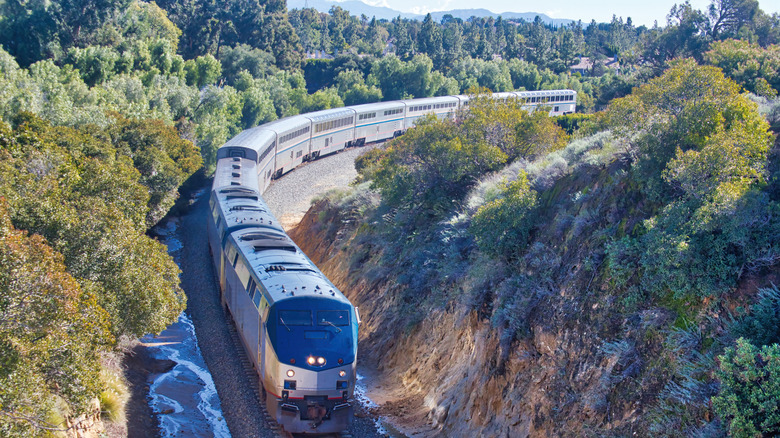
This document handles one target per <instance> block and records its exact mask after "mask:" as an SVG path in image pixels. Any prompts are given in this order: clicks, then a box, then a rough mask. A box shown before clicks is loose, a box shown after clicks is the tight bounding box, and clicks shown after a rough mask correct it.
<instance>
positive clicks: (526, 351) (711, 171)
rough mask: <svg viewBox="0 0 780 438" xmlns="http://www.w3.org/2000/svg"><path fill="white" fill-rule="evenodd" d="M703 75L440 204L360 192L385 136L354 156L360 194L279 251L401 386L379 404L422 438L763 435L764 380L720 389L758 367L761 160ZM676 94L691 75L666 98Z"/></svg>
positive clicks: (770, 228) (770, 200)
mask: <svg viewBox="0 0 780 438" xmlns="http://www.w3.org/2000/svg"><path fill="white" fill-rule="evenodd" d="M684 69H688V70H689V71H691V72H692V73H685V72H684V71H683V70H684ZM712 74H714V72H713V71H707V70H702V69H699V68H698V67H693V66H691V65H683V69H681V70H677V71H674V70H672V73H671V74H670V73H667V75H665V76H664V77H662V78H660V79H658V80H656V82H655V83H651V85H649V86H648V87H647V88H643V89H641V90H639V91H635V93H634V95H632V96H630V97H629V98H627V100H625V101H621V102H617V103H616V104H613V107H611V108H610V110H609V111H608V112H607V114H606V117H605V118H604V119H602V121H600V122H599V123H600V125H598V126H600V127H602V128H608V130H605V131H601V130H600V129H594V130H593V131H599V132H598V133H595V134H584V133H582V134H581V135H580V136H579V138H578V139H575V140H573V141H571V142H569V143H568V145H567V146H566V147H565V148H563V149H559V150H555V151H554V152H552V153H549V154H546V155H545V153H542V154H538V155H537V157H536V158H533V157H532V160H531V161H526V160H524V159H517V160H514V163H513V164H511V165H509V166H507V167H504V168H503V169H502V170H500V171H498V172H493V173H485V174H484V176H481V177H480V179H479V182H478V183H471V184H469V185H468V187H469V189H468V190H467V191H466V192H467V195H465V196H463V197H462V199H461V200H460V201H458V200H455V201H454V202H453V201H452V199H449V198H447V199H444V201H441V199H438V200H437V203H436V204H435V208H434V209H432V210H431V209H425V208H421V205H422V204H423V203H425V202H428V201H430V199H432V198H430V197H427V196H428V195H430V193H427V194H426V193H418V194H416V195H413V196H409V197H408V198H406V199H405V200H406V203H399V202H395V203H393V202H389V201H388V199H389V197H388V196H387V194H388V189H387V188H386V187H382V186H381V184H377V183H376V180H380V181H381V180H382V178H384V180H385V181H392V178H391V177H390V176H388V175H389V174H388V170H387V169H388V168H390V166H389V165H390V164H393V163H395V165H397V166H400V165H398V163H399V161H395V162H393V161H392V157H393V154H396V156H398V154H400V152H399V150H400V149H401V148H403V144H401V145H399V144H398V143H394V144H391V145H390V146H389V147H388V151H389V152H385V154H384V155H383V156H379V157H376V156H373V157H372V156H370V155H368V156H367V158H366V159H364V160H363V161H362V162H361V163H359V171H360V172H361V174H362V175H363V176H370V177H373V178H367V179H373V180H374V183H373V186H372V185H370V184H367V183H366V184H362V185H359V186H356V187H355V188H354V189H353V190H351V191H349V192H346V193H337V194H333V195H332V196H330V197H329V198H327V199H324V200H321V201H319V202H318V203H316V204H315V205H314V207H313V208H312V209H311V210H310V211H309V213H308V214H307V215H306V217H305V218H304V220H303V221H302V222H301V224H300V225H299V226H298V228H297V229H296V230H294V232H293V233H292V235H293V238H294V239H295V240H296V242H298V243H299V244H300V245H301V247H302V248H303V249H304V251H306V253H307V254H309V255H310V257H312V259H313V260H314V261H315V263H317V265H318V266H320V267H321V268H322V269H323V271H324V272H325V273H326V275H328V277H329V278H331V279H332V280H333V281H334V282H335V283H336V284H337V286H339V287H340V288H341V289H342V290H344V291H345V293H346V294H347V295H348V297H349V298H350V299H351V300H352V301H353V303H355V305H357V306H359V307H360V309H361V314H362V316H363V320H364V323H363V326H362V327H361V340H360V348H361V350H360V356H361V360H364V361H373V362H375V363H376V365H377V367H378V369H379V370H380V371H381V372H382V373H383V374H384V375H385V376H387V377H388V378H389V381H391V382H394V384H395V385H398V387H400V388H402V390H403V392H404V393H405V394H406V395H407V397H406V400H403V401H396V402H394V403H395V404H396V407H398V405H401V406H402V407H403V409H397V410H396V411H397V412H401V413H402V414H403V412H407V414H408V415H413V414H414V413H415V412H419V410H422V411H423V412H426V413H427V420H428V421H429V422H430V424H431V426H432V427H433V429H432V431H431V432H430V435H437V434H438V435H441V436H513V437H514V436H527V435H530V436H626V435H633V434H636V435H637V436H649V435H652V436H658V435H665V436H691V435H699V436H717V435H720V434H723V433H725V432H726V431H729V430H730V432H731V433H732V434H734V435H736V436H742V435H745V434H749V432H750V430H749V428H748V427H747V426H745V425H748V426H749V425H750V424H755V425H758V424H762V426H760V427H764V428H765V429H763V430H764V431H766V430H773V429H772V428H773V427H776V426H777V423H773V421H774V420H773V419H772V418H771V416H766V417H762V414H761V413H760V412H763V411H761V409H766V408H767V406H771V405H772V403H773V402H771V400H769V399H768V398H767V397H766V396H763V397H764V398H763V399H762V396H758V397H757V398H756V397H754V398H752V399H750V397H749V393H750V391H753V390H754V389H755V390H757V391H759V392H761V391H763V392H762V394H766V395H768V394H771V393H772V390H771V388H766V387H764V386H762V383H761V382H760V381H757V380H753V381H751V380H750V379H747V380H745V379H743V380H742V382H743V383H742V384H741V385H740V386H739V387H735V386H733V385H731V384H729V381H731V380H730V379H731V377H733V376H735V375H739V373H740V372H742V371H746V370H745V369H744V367H745V365H744V363H745V362H740V361H739V358H745V357H748V358H749V357H753V358H754V360H753V362H752V363H753V365H752V367H753V368H752V369H749V370H747V371H751V370H752V372H754V374H755V375H758V376H772V375H773V374H772V373H775V372H776V371H775V370H774V369H773V368H771V366H770V365H769V364H771V363H774V362H772V361H773V360H776V359H773V357H774V356H773V354H774V353H772V351H770V347H769V345H771V344H774V343H776V342H777V341H778V335H779V334H780V332H778V327H777V323H776V321H777V316H778V315H780V293H778V290H777V288H776V287H774V286H773V282H774V284H777V257H776V254H777V248H778V243H780V242H779V241H778V240H779V239H778V236H780V228H778V219H777V211H778V205H777V201H778V199H777V193H776V190H774V187H775V185H776V184H777V175H776V174H777V170H776V163H775V161H773V160H774V158H773V157H776V156H777V153H776V151H777V147H776V146H775V148H774V149H771V148H770V146H771V144H772V141H773V140H774V139H772V138H770V135H769V134H768V131H767V129H768V125H767V124H766V122H764V121H763V120H762V119H760V118H759V116H758V113H757V112H756V108H755V106H753V105H752V104H750V103H749V102H748V101H747V100H745V99H744V97H742V96H739V95H738V94H736V90H735V89H734V88H733V87H732V86H731V85H730V84H729V83H728V82H723V81H722V80H721V79H719V78H718V77H717V75H716V76H709V75H712ZM686 81H711V82H710V86H709V89H699V90H697V92H693V91H691V95H690V96H680V97H679V98H676V100H675V102H674V104H675V105H677V106H674V105H670V106H668V107H666V106H664V105H667V104H668V101H669V95H668V94H664V92H663V90H664V89H666V90H668V89H670V88H674V87H677V88H676V89H675V91H678V92H679V91H680V90H686V89H690V82H686ZM654 86H655V87H656V88H652V87H654ZM719 87H720V88H719ZM683 94H684V93H683ZM628 99H633V101H631V100H628ZM664 99H666V100H664ZM688 99H699V100H698V101H697V103H696V104H691V101H689V100H688ZM707 99H710V101H712V102H713V104H712V105H710V103H709V101H708V100H707ZM703 102H704V103H703ZM715 103H717V105H719V108H721V109H717V108H718V106H716V105H715ZM724 108H725V109H724ZM640 110H642V111H644V112H641V113H640ZM739 111H743V112H742V113H741V114H737V112H739ZM649 115H651V117H650V116H649ZM693 115H696V116H697V117H700V118H699V119H698V120H699V122H696V123H693V124H691V123H692V122H691V117H693ZM686 117H688V118H687V119H686ZM605 120H606V121H605ZM642 120H644V121H645V122H644V123H642V122H641V121H642ZM702 120H703V121H705V122H707V123H701V121H702ZM651 122H652V123H651ZM710 122H711V123H710ZM632 123H633V124H632ZM686 123H688V124H687V125H686ZM686 126H687V127H688V128H690V129H689V130H688V131H685V132H683V131H682V128H684V127H686ZM433 131H434V132H435V129H433ZM443 131H446V130H443ZM493 132H495V131H493ZM429 133H430V131H429ZM447 141H448V142H450V144H452V143H453V140H452V138H449V139H447ZM439 145H440V143H439ZM553 149H555V148H553ZM770 149H771V150H770ZM460 150H462V149H460ZM417 151H419V147H418V149H417ZM773 151H774V152H773ZM441 155H442V153H441V150H440V154H439V156H441ZM388 157H391V158H388ZM410 162H414V160H407V161H406V163H410ZM451 162H452V161H450V163H451ZM361 166H362V167H361ZM422 167H424V168H425V167H426V166H425V165H423V166H422ZM397 168H398V167H397ZM397 168H396V169H397ZM430 168H432V166H427V169H430ZM377 169H379V170H377ZM407 169H408V168H407ZM381 172H385V173H384V174H382V173H381ZM399 173H402V172H399ZM403 176H404V181H405V182H407V183H408V182H409V181H413V177H412V176H410V174H409V173H405V174H404V175H403ZM410 184H411V183H410ZM371 187H373V188H374V189H373V190H372V189H371ZM396 187H397V186H396ZM428 187H429V188H431V187H432V186H430V185H429V186H428ZM431 190H434V191H436V190H439V193H441V190H444V189H442V188H441V186H438V187H435V188H433V189H431ZM452 193H454V192H450V193H448V194H449V195H451V194H452ZM395 195H396V197H395V198H394V199H395V200H396V201H398V200H399V199H401V200H403V199H404V198H403V197H401V196H398V193H395ZM739 337H742V338H745V339H747V340H748V341H749V342H748V344H747V345H753V346H754V347H753V348H754V349H753V350H750V349H749V348H748V347H745V346H744V345H743V344H738V343H736V342H735V340H736V339H737V338H739ZM750 343H752V344H750ZM763 345H767V347H764V350H763V351H762V350H760V348H761V346H763ZM743 347H744V348H743ZM724 352H725V355H724ZM751 355H752V356H751ZM748 362H749V361H748ZM729 364H732V365H735V364H736V365H735V366H730V365H729ZM740 367H742V368H740ZM754 394H755V393H754ZM740 397H744V400H745V401H744V403H743V402H742V401H741V400H743V399H740ZM770 398H771V396H770ZM734 400H736V403H735V402H734ZM751 403H753V404H754V405H751ZM742 405H744V406H748V405H750V406H751V408H753V407H756V410H755V411H752V412H759V413H758V414H754V413H752V412H747V413H746V412H745V411H744V410H740V406H742ZM729 406H736V408H733V409H732V408H730V407H729ZM751 415H752V416H751ZM761 421H763V423H761ZM751 422H752V423H751Z"/></svg>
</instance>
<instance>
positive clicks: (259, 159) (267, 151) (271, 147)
mask: <svg viewBox="0 0 780 438" xmlns="http://www.w3.org/2000/svg"><path fill="white" fill-rule="evenodd" d="M274 148H276V142H273V143H271V145H270V146H268V147H267V148H265V150H264V151H263V153H262V154H260V158H258V159H257V162H258V163H262V162H263V160H264V159H265V157H267V156H268V154H270V153H271V151H273V150H274Z"/></svg>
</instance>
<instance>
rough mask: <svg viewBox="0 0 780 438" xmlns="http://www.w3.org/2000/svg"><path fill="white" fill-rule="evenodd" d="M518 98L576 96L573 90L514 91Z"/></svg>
mask: <svg viewBox="0 0 780 438" xmlns="http://www.w3.org/2000/svg"><path fill="white" fill-rule="evenodd" d="M516 93H517V94H518V95H519V96H520V97H525V96H557V95H561V94H564V95H572V94H577V92H576V91H574V90H538V91H516Z"/></svg>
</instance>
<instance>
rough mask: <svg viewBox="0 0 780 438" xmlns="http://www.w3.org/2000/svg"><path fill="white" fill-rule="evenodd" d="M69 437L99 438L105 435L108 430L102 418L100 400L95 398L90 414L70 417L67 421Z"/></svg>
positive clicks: (67, 434)
mask: <svg viewBox="0 0 780 438" xmlns="http://www.w3.org/2000/svg"><path fill="white" fill-rule="evenodd" d="M65 427H66V428H67V432H66V433H65V435H66V436H67V437H68V438H99V437H101V436H104V432H105V430H106V428H105V425H104V424H103V420H101V419H100V401H99V400H98V399H94V400H93V401H92V408H91V412H90V413H89V414H84V415H81V416H79V417H77V418H69V419H67V420H66V422H65Z"/></svg>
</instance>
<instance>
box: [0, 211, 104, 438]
mask: <svg viewBox="0 0 780 438" xmlns="http://www.w3.org/2000/svg"><path fill="white" fill-rule="evenodd" d="M0 265H2V266H3V269H2V270H0V358H1V359H0V435H3V436H36V435H39V434H40V432H41V428H51V429H54V430H63V429H65V426H64V425H62V424H56V421H55V419H56V414H55V412H57V410H59V411H61V412H66V413H70V412H73V413H78V412H82V411H85V410H87V408H88V407H89V406H90V404H91V402H92V399H93V398H94V397H95V396H96V395H97V394H98V393H99V392H100V389H101V388H100V378H99V371H100V366H99V365H100V352H101V351H104V350H105V349H106V347H107V345H109V344H110V343H111V342H112V341H113V339H112V336H111V334H110V332H109V330H108V328H109V322H108V319H109V317H108V315H107V314H106V312H105V310H103V309H102V308H101V307H100V306H99V305H98V303H97V300H96V299H95V296H94V295H93V294H92V293H90V292H87V291H86V290H84V289H83V288H82V287H80V286H79V283H78V282H77V281H76V279H74V278H73V277H72V276H71V275H70V274H68V272H67V268H66V266H65V265H64V264H63V258H62V256H61V255H60V254H58V253H57V252H55V251H54V250H53V249H52V248H51V247H50V246H49V245H48V244H47V243H46V241H45V240H44V239H43V238H42V237H41V236H39V235H28V234H27V233H25V232H23V231H19V230H17V229H15V228H14V226H13V224H12V223H11V217H10V216H9V214H8V211H7V209H6V203H5V200H4V199H2V198H0ZM57 405H64V408H63V407H62V406H57ZM58 408H59V409H58ZM53 423H55V424H53Z"/></svg>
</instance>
